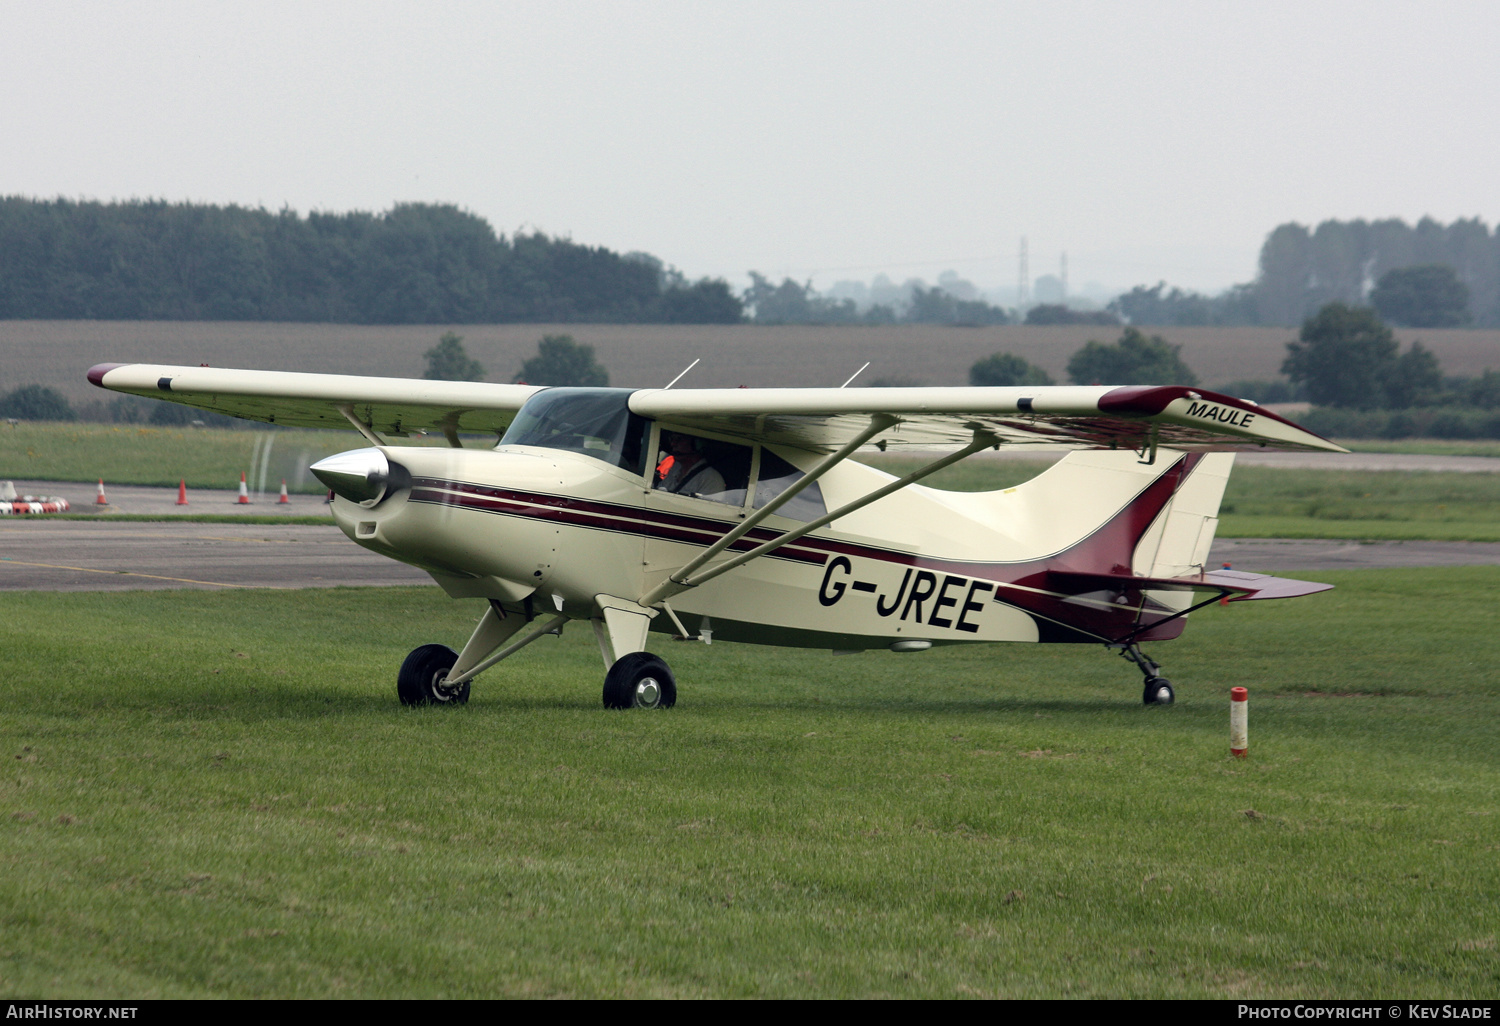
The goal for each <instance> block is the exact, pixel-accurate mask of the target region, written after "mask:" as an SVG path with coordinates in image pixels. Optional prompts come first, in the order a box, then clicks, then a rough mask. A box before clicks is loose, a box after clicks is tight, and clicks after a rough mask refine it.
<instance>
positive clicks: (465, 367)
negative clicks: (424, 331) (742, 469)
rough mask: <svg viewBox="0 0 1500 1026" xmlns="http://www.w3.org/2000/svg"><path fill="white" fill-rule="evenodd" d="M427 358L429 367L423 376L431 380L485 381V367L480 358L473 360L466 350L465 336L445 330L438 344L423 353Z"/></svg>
mask: <svg viewBox="0 0 1500 1026" xmlns="http://www.w3.org/2000/svg"><path fill="white" fill-rule="evenodd" d="M422 355H423V356H425V357H426V358H427V369H426V370H425V371H423V372H422V377H424V378H427V379H428V380H430V381H483V380H484V368H483V367H481V366H480V365H479V361H478V360H471V359H470V358H469V354H468V353H467V352H465V351H464V337H463V336H462V335H459V334H456V333H455V332H452V331H445V332H443V334H442V335H441V336H440V337H439V338H438V344H437V345H435V346H433V347H432V348H431V349H429V350H427V352H425V353H423V354H422Z"/></svg>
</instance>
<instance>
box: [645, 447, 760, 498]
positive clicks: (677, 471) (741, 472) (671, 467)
mask: <svg viewBox="0 0 1500 1026" xmlns="http://www.w3.org/2000/svg"><path fill="white" fill-rule="evenodd" d="M659 448H660V451H659V452H658V453H657V454H656V475H655V477H654V478H653V479H652V484H651V486H652V487H653V488H655V489H656V490H658V491H663V492H674V493H676V494H678V495H691V496H693V497H694V498H699V499H708V500H709V501H711V502H722V503H725V504H727V505H730V506H743V505H744V504H745V493H746V491H747V489H748V488H749V485H750V462H751V457H752V456H753V454H754V449H752V448H751V447H750V446H748V445H736V444H735V443H734V442H721V441H718V440H716V439H713V438H703V437H701V436H699V435H692V434H688V433H687V432H685V431H673V430H671V429H669V428H663V429H662V432H661V444H660V446H659Z"/></svg>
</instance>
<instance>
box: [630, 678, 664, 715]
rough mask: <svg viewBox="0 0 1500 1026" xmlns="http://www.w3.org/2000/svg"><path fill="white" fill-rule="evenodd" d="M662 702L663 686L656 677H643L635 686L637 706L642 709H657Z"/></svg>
mask: <svg viewBox="0 0 1500 1026" xmlns="http://www.w3.org/2000/svg"><path fill="white" fill-rule="evenodd" d="M660 702H661V685H660V684H658V683H657V681H656V678H655V677H642V678H641V679H640V680H638V681H636V684H635V704H636V705H637V706H638V707H640V708H642V709H655V708H656V707H657V705H658V704H659V703H660Z"/></svg>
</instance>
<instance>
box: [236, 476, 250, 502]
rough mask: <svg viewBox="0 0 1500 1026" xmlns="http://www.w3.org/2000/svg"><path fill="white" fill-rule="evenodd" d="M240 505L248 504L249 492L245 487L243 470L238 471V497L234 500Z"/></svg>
mask: <svg viewBox="0 0 1500 1026" xmlns="http://www.w3.org/2000/svg"><path fill="white" fill-rule="evenodd" d="M234 501H235V502H236V503H237V504H239V505H241V506H248V505H250V492H249V491H248V490H246V488H245V472H244V471H243V470H242V471H240V497H239V498H238V499H235V500H234Z"/></svg>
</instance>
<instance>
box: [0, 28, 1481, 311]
mask: <svg viewBox="0 0 1500 1026" xmlns="http://www.w3.org/2000/svg"><path fill="white" fill-rule="evenodd" d="M1497 12H1500V7H1497V6H1496V5H1494V4H1493V3H1484V2H1475V3H1439V2H1432V0H1426V2H1423V3H1390V2H1372V0H1360V2H1357V3H1356V2H1348V3H1322V4H1320V3H1309V2H1307V0H1299V2H1296V3H1267V2H1264V0H1261V2H1255V3H1249V2H1245V3H1238V4H1230V3H1210V2H1201V0H1200V2H1194V3H1154V2H1111V3H1056V2H1045V0H1028V2H1023V3H998V2H992V3H935V2H932V0H926V2H923V3H876V2H868V0H866V2H860V3H831V2H818V0H804V2H800V3H759V2H742V3H712V2H707V0H695V2H690V3H628V2H612V3H566V2H559V0H548V2H546V3H519V2H516V3H434V2H431V0H426V2H423V3H420V4H415V3H373V2H370V0H361V2H358V3H316V2H307V0H299V2H297V3H285V4H282V3H264V2H262V3H253V4H238V3H228V2H214V3H210V2H206V0H205V2H198V3H152V2H131V3H123V2H121V3H69V2H61V0H47V2H45V3H36V2H33V0H0V194H7V195H12V194H22V195H28V196H37V197H53V196H57V195H64V196H70V197H88V198H99V199H111V198H131V197H161V198H166V199H170V200H186V199H191V200H200V201H210V202H220V203H240V204H248V205H264V206H266V207H269V208H280V207H282V206H284V205H288V206H291V207H293V208H294V209H296V210H298V211H301V212H304V213H305V212H306V211H308V210H309V209H321V210H338V211H341V210H349V209H366V210H383V209H386V208H388V207H389V206H390V205H391V204H392V203H393V202H397V201H409V200H414V201H442V202H451V203H457V204H459V205H460V206H463V207H465V208H467V209H469V210H472V211H474V212H475V213H478V214H480V215H481V216H483V217H485V218H487V219H488V220H489V221H490V222H491V223H492V224H493V225H494V226H495V228H496V229H497V230H498V231H502V232H512V231H514V230H516V229H517V228H520V227H523V226H524V227H527V228H539V229H542V230H544V231H546V232H548V233H557V234H565V235H569V236H571V237H572V238H573V239H574V240H575V241H578V242H582V243H588V244H593V245H603V246H608V247H610V248H611V249H616V250H620V251H625V250H632V249H643V250H647V251H650V252H652V253H655V254H656V255H658V256H660V257H661V258H663V259H664V260H666V261H667V262H669V263H672V264H676V265H677V266H678V267H680V268H682V270H683V271H685V272H686V273H688V274H689V275H691V276H694V277H696V276H700V275H716V276H720V275H721V276H725V277H728V278H729V279H730V280H731V281H734V282H736V283H739V282H742V281H743V280H744V279H745V274H746V271H747V270H749V269H751V268H755V269H758V270H760V271H762V272H764V273H767V274H770V275H773V276H778V277H779V276H780V275H783V274H789V275H793V276H796V277H798V278H808V277H811V278H813V279H814V280H815V281H816V282H817V283H818V284H819V285H820V286H827V285H829V284H831V283H832V282H833V281H835V280H837V279H839V278H860V279H865V280H868V279H869V278H870V277H871V276H872V275H874V274H875V273H877V272H880V271H884V272H885V273H888V274H890V275H891V276H892V277H893V278H896V279H898V280H900V279H901V278H905V277H909V276H922V277H926V278H928V279H929V280H932V279H935V278H936V276H937V274H938V272H940V271H941V270H943V269H944V268H949V267H951V268H954V269H956V270H957V271H959V272H960V273H961V274H963V275H965V276H966V277H969V278H971V279H973V280H974V281H976V282H977V283H978V284H980V285H981V286H982V287H986V288H989V287H993V286H997V285H1013V284H1014V282H1015V278H1016V250H1017V244H1018V240H1019V238H1020V237H1021V236H1022V235H1025V236H1027V237H1028V238H1029V240H1030V250H1031V273H1032V276H1033V278H1035V277H1036V276H1038V275H1040V274H1042V273H1046V272H1055V270H1056V267H1057V259H1058V254H1059V253H1060V252H1062V251H1064V250H1066V252H1067V253H1068V256H1069V261H1070V265H1071V267H1070V270H1071V275H1070V277H1071V279H1072V282H1073V283H1074V284H1075V286H1079V285H1082V284H1083V283H1084V282H1086V281H1089V280H1097V281H1100V282H1103V283H1105V284H1107V285H1109V286H1112V287H1117V288H1118V287H1128V286H1130V285H1132V284H1136V283H1138V282H1155V281H1156V280H1157V279H1160V278H1165V279H1167V280H1168V281H1171V282H1175V283H1179V284H1182V285H1187V286H1191V287H1195V288H1200V289H1209V290H1217V289H1219V288H1222V287H1224V286H1226V285H1229V284H1231V283H1234V282H1237V281H1246V280H1248V279H1250V278H1251V277H1252V276H1253V274H1254V271H1255V259H1256V254H1257V252H1258V249H1259V246H1260V243H1261V240H1262V239H1263V238H1264V237H1265V234H1266V232H1267V231H1268V230H1269V229H1270V228H1272V227H1273V226H1275V225H1276V224H1278V223H1281V222H1283V221H1287V220H1298V221H1302V222H1305V223H1316V222H1317V221H1319V220H1322V219H1325V218H1329V217H1337V218H1351V217H1388V216H1399V217H1404V218H1407V219H1408V220H1415V219H1416V218H1419V217H1421V216H1422V215H1424V214H1430V215H1431V216H1433V217H1436V218H1438V219H1439V220H1443V221H1449V220H1452V219H1453V218H1455V217H1471V216H1479V217H1483V218H1484V219H1485V220H1486V221H1487V222H1489V221H1493V220H1494V219H1495V218H1496V217H1497V216H1500V209H1497V207H1500V204H1497V202H1496V200H1497V187H1500V176H1497V169H1500V159H1497V158H1500V133H1497V132H1496V131H1495V126H1496V125H1497V124H1500V31H1497V29H1500V13H1497Z"/></svg>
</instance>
